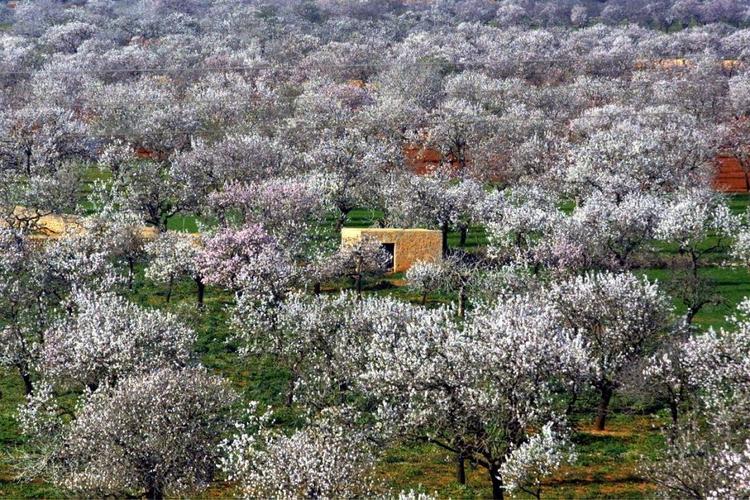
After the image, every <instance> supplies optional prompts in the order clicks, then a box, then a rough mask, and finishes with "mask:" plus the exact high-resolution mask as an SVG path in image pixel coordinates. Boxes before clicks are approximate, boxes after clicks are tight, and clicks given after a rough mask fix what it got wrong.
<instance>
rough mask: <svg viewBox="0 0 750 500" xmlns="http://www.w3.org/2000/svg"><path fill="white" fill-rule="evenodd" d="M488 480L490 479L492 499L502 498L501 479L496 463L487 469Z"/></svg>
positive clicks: (498, 499)
mask: <svg viewBox="0 0 750 500" xmlns="http://www.w3.org/2000/svg"><path fill="white" fill-rule="evenodd" d="M489 472H490V480H491V481H492V500H502V499H503V480H502V479H501V478H500V471H499V470H498V467H497V465H494V464H493V465H492V466H491V467H490V469H489Z"/></svg>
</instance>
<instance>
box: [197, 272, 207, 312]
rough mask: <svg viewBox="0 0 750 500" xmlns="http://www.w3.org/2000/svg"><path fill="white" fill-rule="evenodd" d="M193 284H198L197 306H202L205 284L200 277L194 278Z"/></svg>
mask: <svg viewBox="0 0 750 500" xmlns="http://www.w3.org/2000/svg"><path fill="white" fill-rule="evenodd" d="M195 284H196V285H198V308H203V303H204V299H205V297H206V285H205V284H204V283H203V280H201V279H200V278H195Z"/></svg>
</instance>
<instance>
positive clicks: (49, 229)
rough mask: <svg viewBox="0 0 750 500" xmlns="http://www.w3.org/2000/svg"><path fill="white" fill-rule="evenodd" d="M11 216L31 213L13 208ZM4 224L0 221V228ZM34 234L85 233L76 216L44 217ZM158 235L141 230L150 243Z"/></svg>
mask: <svg viewBox="0 0 750 500" xmlns="http://www.w3.org/2000/svg"><path fill="white" fill-rule="evenodd" d="M13 214H14V215H16V216H18V217H20V218H23V217H29V216H33V215H34V214H33V212H31V211H29V210H28V209H27V208H24V207H15V209H14V210H13ZM4 226H5V223H4V222H3V221H2V220H0V227H4ZM35 226H36V233H35V234H33V235H32V236H31V238H32V239H36V240H47V239H52V240H54V239H58V238H62V237H63V236H65V235H66V234H75V233H82V232H85V231H86V228H85V226H84V223H83V218H82V217H79V216H76V215H55V214H51V215H44V216H42V217H40V218H39V220H37V221H36V225H35ZM158 235H159V230H158V229H157V228H155V227H151V226H143V227H142V228H141V237H142V238H143V239H144V240H146V241H151V240H153V239H155V238H156V237H157V236H158Z"/></svg>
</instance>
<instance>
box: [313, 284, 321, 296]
mask: <svg viewBox="0 0 750 500" xmlns="http://www.w3.org/2000/svg"><path fill="white" fill-rule="evenodd" d="M320 292H321V288H320V282H316V283H315V285H314V286H313V293H314V294H315V295H320Z"/></svg>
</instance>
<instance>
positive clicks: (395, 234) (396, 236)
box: [341, 227, 443, 273]
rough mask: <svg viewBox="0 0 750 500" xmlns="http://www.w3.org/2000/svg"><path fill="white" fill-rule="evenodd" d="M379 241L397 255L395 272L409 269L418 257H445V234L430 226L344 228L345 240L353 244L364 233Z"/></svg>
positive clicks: (346, 242)
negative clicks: (426, 227) (418, 227)
mask: <svg viewBox="0 0 750 500" xmlns="http://www.w3.org/2000/svg"><path fill="white" fill-rule="evenodd" d="M365 236H367V237H370V238H372V239H375V240H377V241H379V242H380V243H381V244H382V245H383V247H385V249H386V251H387V252H388V253H389V254H391V255H392V256H393V272H395V273H400V272H404V271H406V270H408V269H409V268H410V267H411V266H412V264H414V263H415V262H418V261H429V262H437V261H440V260H441V259H442V258H443V236H442V233H441V232H440V231H433V230H430V229H396V228H371V227H367V228H358V227H345V228H343V229H342V230H341V244H342V245H344V246H347V245H352V244H354V243H356V242H357V241H359V240H360V239H361V238H362V237H365Z"/></svg>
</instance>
